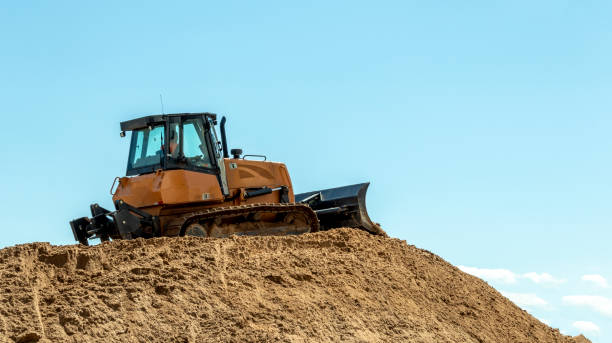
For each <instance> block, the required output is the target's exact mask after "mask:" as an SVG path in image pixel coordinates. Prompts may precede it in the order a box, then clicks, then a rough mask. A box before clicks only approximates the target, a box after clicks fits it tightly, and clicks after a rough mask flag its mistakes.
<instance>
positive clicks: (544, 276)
mask: <svg viewBox="0 0 612 343" xmlns="http://www.w3.org/2000/svg"><path fill="white" fill-rule="evenodd" d="M459 269H461V270H462V271H464V272H466V273H468V274H472V275H474V276H477V277H479V278H481V279H484V280H487V281H499V282H503V283H516V282H517V281H518V280H519V279H529V280H531V281H532V282H534V283H537V284H554V285H558V284H561V283H564V282H565V281H566V280H565V279H557V278H555V277H553V276H552V275H550V274H548V273H535V272H531V273H526V274H523V275H519V274H517V273H514V272H513V271H511V270H508V269H501V268H499V269H486V268H476V267H467V266H459Z"/></svg>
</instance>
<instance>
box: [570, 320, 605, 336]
mask: <svg viewBox="0 0 612 343" xmlns="http://www.w3.org/2000/svg"><path fill="white" fill-rule="evenodd" d="M572 326H573V327H575V328H576V329H578V330H580V331H581V332H582V333H589V332H590V333H593V332H599V326H597V325H596V324H595V323H593V322H585V321H577V322H573V323H572Z"/></svg>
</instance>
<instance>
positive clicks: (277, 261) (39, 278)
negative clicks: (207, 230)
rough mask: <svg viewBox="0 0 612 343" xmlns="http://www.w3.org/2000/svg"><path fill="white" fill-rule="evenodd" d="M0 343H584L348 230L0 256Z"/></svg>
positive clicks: (452, 272) (409, 250)
mask: <svg viewBox="0 0 612 343" xmlns="http://www.w3.org/2000/svg"><path fill="white" fill-rule="evenodd" d="M0 341H1V342H5V341H6V342H13V341H16V342H36V341H38V342H48V341H53V342H113V341H124V342H125V341H129V342H206V341H220V342H243V341H250V342H260V341H272V342H277V341H281V342H305V341H312V342H326V341H336V342H339V341H342V342H377V341H384V342H398V341H404V342H453V343H456V342H475V343H478V342H492V343H501V342H512V343H517V342H572V343H577V342H588V341H586V340H582V338H576V339H574V338H570V337H567V336H563V335H561V334H560V333H559V331H558V330H555V329H551V328H550V327H548V326H546V325H545V324H543V323H541V322H539V321H538V320H536V319H535V318H533V317H532V316H530V315H529V314H528V313H526V312H525V311H523V310H521V309H519V308H518V307H516V306H515V305H514V304H512V303H511V302H510V301H509V300H507V299H506V298H504V297H503V296H501V295H500V294H499V293H498V292H497V291H495V290H494V289H493V288H491V287H489V286H488V285H487V284H486V283H485V282H483V281H481V280H480V279H477V278H475V277H472V276H470V275H467V274H465V273H463V272H461V271H460V270H458V269H457V268H455V267H453V266H452V265H450V264H448V263H446V262H445V261H444V260H442V259H441V258H439V257H437V256H435V255H433V254H432V253H429V252H427V251H424V250H420V249H417V248H415V247H413V246H409V245H407V244H406V243H405V242H404V241H400V240H397V239H389V238H383V237H375V236H370V235H368V234H366V233H364V232H360V231H357V230H350V229H342V230H333V231H330V232H322V233H315V234H307V235H302V236H289V237H234V238H228V239H199V238H160V239H151V240H141V239H140V240H135V241H116V242H111V243H105V244H103V245H99V246H94V247H82V246H76V245H75V246H51V245H49V244H47V243H34V244H26V245H20V246H16V247H11V248H6V249H3V250H1V251H0Z"/></svg>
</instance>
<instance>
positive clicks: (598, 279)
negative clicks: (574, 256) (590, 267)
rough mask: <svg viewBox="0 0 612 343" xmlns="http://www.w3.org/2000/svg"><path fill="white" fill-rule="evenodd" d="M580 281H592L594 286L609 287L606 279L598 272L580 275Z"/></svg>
mask: <svg viewBox="0 0 612 343" xmlns="http://www.w3.org/2000/svg"><path fill="white" fill-rule="evenodd" d="M582 281H588V282H592V283H594V284H595V285H596V286H598V287H601V288H608V287H610V286H609V285H608V281H607V280H606V278H604V277H603V276H601V275H599V274H587V275H582Z"/></svg>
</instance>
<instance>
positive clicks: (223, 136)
mask: <svg viewBox="0 0 612 343" xmlns="http://www.w3.org/2000/svg"><path fill="white" fill-rule="evenodd" d="M225 121H226V119H225V116H223V118H221V124H220V125H219V128H220V129H221V140H222V142H221V144H222V145H223V158H229V152H228V150H227V136H226V135H225Z"/></svg>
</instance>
